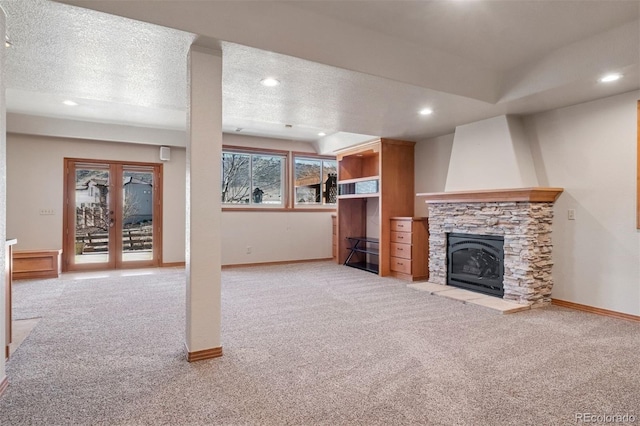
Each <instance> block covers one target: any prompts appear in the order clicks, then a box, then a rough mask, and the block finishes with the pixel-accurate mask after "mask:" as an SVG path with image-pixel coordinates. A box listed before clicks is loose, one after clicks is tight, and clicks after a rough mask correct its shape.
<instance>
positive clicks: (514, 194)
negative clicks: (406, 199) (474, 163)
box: [416, 187, 564, 204]
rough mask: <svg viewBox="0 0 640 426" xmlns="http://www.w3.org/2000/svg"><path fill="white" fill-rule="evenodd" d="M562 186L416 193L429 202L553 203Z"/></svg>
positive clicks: (562, 189)
mask: <svg viewBox="0 0 640 426" xmlns="http://www.w3.org/2000/svg"><path fill="white" fill-rule="evenodd" d="M562 191H564V188H545V187H535V188H516V189H481V190H476V191H452V192H427V193H418V194H416V195H417V196H418V197H422V198H424V199H425V202H426V203H427V204H429V203H495V202H508V201H524V202H529V203H553V202H555V201H556V200H557V199H558V197H559V196H560V194H561V193H562Z"/></svg>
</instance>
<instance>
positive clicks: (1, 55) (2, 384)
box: [0, 8, 8, 395]
mask: <svg viewBox="0 0 640 426" xmlns="http://www.w3.org/2000/svg"><path fill="white" fill-rule="evenodd" d="M5 31H6V27H5V15H4V11H3V10H2V8H0V34H1V35H2V38H3V39H4V37H5ZM6 239H7V112H6V105H5V46H4V45H0V325H2V326H1V327H0V343H1V345H0V347H1V348H2V352H1V356H0V395H2V392H3V391H4V389H5V388H6V386H7V383H8V381H7V375H6V370H5V359H4V355H5V353H4V352H5V342H6V336H5V331H6V329H7V324H6V322H7V309H6V306H7V301H6V299H5V297H6V294H7V291H6V286H7V285H8V283H7V282H6V280H5V271H6V268H7V267H8V266H7V265H5V250H6V245H5V241H6Z"/></svg>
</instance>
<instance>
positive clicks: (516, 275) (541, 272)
mask: <svg viewBox="0 0 640 426" xmlns="http://www.w3.org/2000/svg"><path fill="white" fill-rule="evenodd" d="M562 191H563V189H562V188H542V187H536V188H520V189H500V190H480V191H456V192H440V193H426V194H418V196H419V197H423V198H424V199H425V202H426V203H427V204H428V207H429V282H431V283H434V284H441V285H446V281H447V259H446V257H447V234H448V233H451V232H455V233H462V234H479V235H499V236H503V237H504V281H503V286H504V297H503V298H504V299H505V300H511V301H515V302H517V303H519V304H522V305H530V306H531V307H540V306H544V305H547V304H549V303H550V302H551V290H552V288H553V279H552V276H551V267H552V265H553V259H552V248H553V245H552V243H551V225H552V220H553V203H554V202H555V200H556V199H557V198H558V196H559V195H560V194H561V193H562Z"/></svg>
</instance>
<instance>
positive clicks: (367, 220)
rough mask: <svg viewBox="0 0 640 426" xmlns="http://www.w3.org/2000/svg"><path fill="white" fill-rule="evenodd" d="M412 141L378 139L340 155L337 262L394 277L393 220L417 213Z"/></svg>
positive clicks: (338, 154) (341, 152)
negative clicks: (361, 266) (391, 259)
mask: <svg viewBox="0 0 640 426" xmlns="http://www.w3.org/2000/svg"><path fill="white" fill-rule="evenodd" d="M414 145H415V143H414V142H407V141H398V140H392V139H380V140H377V141H374V142H369V143H366V144H363V145H359V146H357V147H353V148H349V149H345V150H343V151H340V152H338V153H337V159H338V217H337V251H338V253H337V257H336V260H337V262H338V263H343V264H344V263H345V262H346V263H347V264H349V265H350V266H356V265H364V266H365V267H364V268H362V269H365V270H368V271H370V272H376V269H377V272H378V273H379V274H380V275H381V276H387V275H390V243H391V231H390V224H391V218H392V217H394V216H412V215H413V211H414V196H415V193H414V172H413V171H414V164H413V162H414ZM358 240H359V241H360V242H357V241H358ZM374 240H375V241H376V243H373V242H372V241H374ZM365 241H368V243H366V248H364V249H362V250H360V248H361V247H365V246H363V245H362V244H365ZM375 245H377V247H375ZM354 247H355V248H356V250H353V248H354ZM374 251H375V253H374ZM347 258H349V261H348V262H347ZM376 258H377V259H376ZM376 262H377V264H376ZM356 267H357V266H356Z"/></svg>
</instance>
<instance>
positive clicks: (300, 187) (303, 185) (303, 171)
mask: <svg viewBox="0 0 640 426" xmlns="http://www.w3.org/2000/svg"><path fill="white" fill-rule="evenodd" d="M293 165H294V170H295V172H294V173H295V174H294V181H295V185H294V187H295V193H294V200H295V205H296V206H301V205H313V206H318V205H335V204H336V199H337V177H336V176H337V162H336V160H334V159H327V158H317V157H305V156H295V157H294V159H293Z"/></svg>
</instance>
